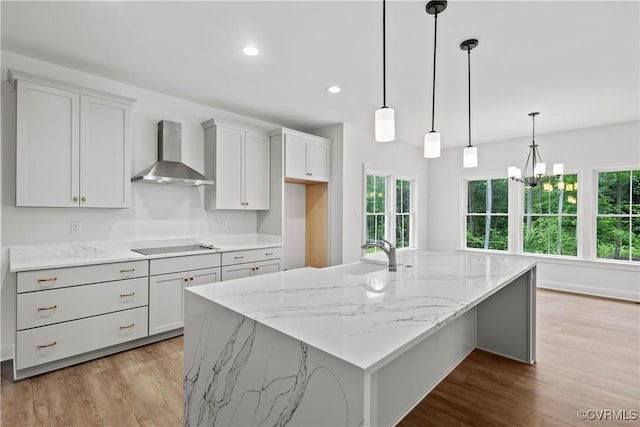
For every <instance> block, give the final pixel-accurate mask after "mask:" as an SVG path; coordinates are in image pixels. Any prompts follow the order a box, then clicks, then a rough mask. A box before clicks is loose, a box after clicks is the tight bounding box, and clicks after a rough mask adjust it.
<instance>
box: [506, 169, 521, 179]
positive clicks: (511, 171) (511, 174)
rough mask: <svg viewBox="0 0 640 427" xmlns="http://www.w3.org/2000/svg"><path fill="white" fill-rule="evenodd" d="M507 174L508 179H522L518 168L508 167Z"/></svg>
mask: <svg viewBox="0 0 640 427" xmlns="http://www.w3.org/2000/svg"><path fill="white" fill-rule="evenodd" d="M507 174H508V175H509V178H514V179H520V178H521V177H522V176H521V172H520V168H519V167H517V166H509V168H508V169H507Z"/></svg>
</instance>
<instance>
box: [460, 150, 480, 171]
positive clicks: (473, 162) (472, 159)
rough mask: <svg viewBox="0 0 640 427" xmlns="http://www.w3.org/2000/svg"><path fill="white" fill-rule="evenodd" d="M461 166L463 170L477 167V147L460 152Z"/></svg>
mask: <svg viewBox="0 0 640 427" xmlns="http://www.w3.org/2000/svg"><path fill="white" fill-rule="evenodd" d="M462 165H463V166H464V167H465V168H475V167H476V166H478V147H474V146H471V145H470V146H468V147H465V148H464V151H463V152H462Z"/></svg>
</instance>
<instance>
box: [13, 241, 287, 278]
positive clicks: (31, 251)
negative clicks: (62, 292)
mask: <svg viewBox="0 0 640 427" xmlns="http://www.w3.org/2000/svg"><path fill="white" fill-rule="evenodd" d="M198 243H202V244H205V245H214V246H215V247H216V249H213V250H203V251H197V252H193V251H190V252H173V253H170V254H159V255H142V254H139V253H137V252H132V251H131V249H141V248H153V247H162V246H181V245H191V244H198ZM277 246H282V243H281V242H280V240H279V239H278V238H276V237H275V236H263V235H257V234H247V235H242V234H237V235H226V236H198V237H188V238H174V239H161V240H132V241H122V242H86V243H60V244H50V245H33V246H13V247H11V248H9V271H11V272H19V271H30V270H44V269H48V268H61V267H76V266H81V265H90V264H106V263H110V262H121V261H137V260H147V259H154V258H168V257H176V256H188V255H201V254H206V253H220V252H233V251H240V250H247V249H261V248H270V247H277Z"/></svg>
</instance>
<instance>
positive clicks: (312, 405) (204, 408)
mask: <svg viewBox="0 0 640 427" xmlns="http://www.w3.org/2000/svg"><path fill="white" fill-rule="evenodd" d="M185 298H186V299H187V300H188V301H185V304H186V305H188V306H189V307H190V309H189V312H188V313H185V317H186V318H185V335H184V336H185V342H184V346H185V351H184V354H185V358H187V357H191V358H192V359H193V360H185V374H184V402H185V403H184V405H185V406H184V425H185V426H188V427H196V426H276V425H278V426H283V425H295V426H301V425H308V426H361V425H363V423H364V420H363V399H364V396H363V394H362V384H363V381H364V378H363V374H362V370H360V369H358V368H356V367H355V366H353V365H350V364H348V363H345V362H343V361H341V360H339V359H337V358H335V357H333V356H331V355H328V354H327V353H325V352H322V351H319V350H317V349H315V348H313V347H311V346H309V345H307V344H305V343H303V342H302V341H299V340H296V339H293V338H291V337H288V336H287V335H285V334H282V333H280V332H278V331H275V330H273V329H271V328H269V327H266V326H264V325H262V324H260V323H258V322H256V321H255V320H252V319H249V318H247V317H245V316H242V315H240V314H238V313H236V312H233V311H231V310H228V309H226V308H222V307H219V308H218V309H217V310H214V311H212V310H211V305H210V302H209V301H207V300H206V299H204V298H202V297H200V296H198V295H195V294H191V293H186V295H185Z"/></svg>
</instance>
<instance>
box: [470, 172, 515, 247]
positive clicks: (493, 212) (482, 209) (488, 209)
mask: <svg viewBox="0 0 640 427" xmlns="http://www.w3.org/2000/svg"><path fill="white" fill-rule="evenodd" d="M508 215H509V182H508V180H507V179H506V178H499V179H485V180H474V181H467V213H466V238H465V240H466V247H467V248H477V249H494V250H501V251H506V250H507V248H508V242H509V218H508Z"/></svg>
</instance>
